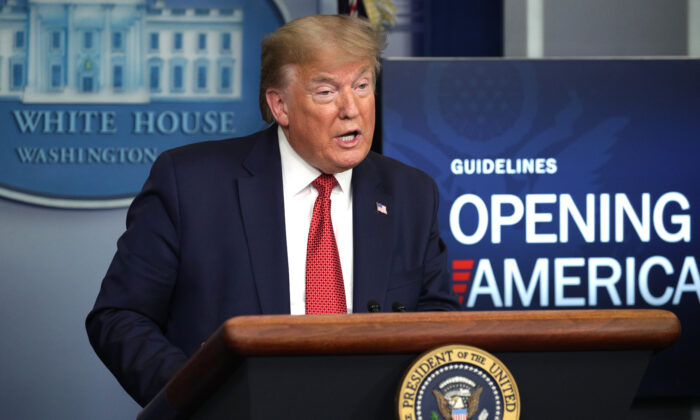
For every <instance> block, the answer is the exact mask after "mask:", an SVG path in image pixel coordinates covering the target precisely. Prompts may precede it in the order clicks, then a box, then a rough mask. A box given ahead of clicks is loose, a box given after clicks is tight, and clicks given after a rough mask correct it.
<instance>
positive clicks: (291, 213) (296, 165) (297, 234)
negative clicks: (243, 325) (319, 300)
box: [277, 127, 353, 315]
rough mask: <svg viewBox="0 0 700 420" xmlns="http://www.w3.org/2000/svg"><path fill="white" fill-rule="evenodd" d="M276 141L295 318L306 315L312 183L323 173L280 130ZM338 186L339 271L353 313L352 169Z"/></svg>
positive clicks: (334, 216)
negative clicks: (280, 171)
mask: <svg viewBox="0 0 700 420" xmlns="http://www.w3.org/2000/svg"><path fill="white" fill-rule="evenodd" d="M277 138H278V141H279V146H280V157H281V159H282V190H283V194H284V225H285V230H286V234H287V261H288V263H289V307H290V309H291V314H292V315H303V314H305V313H306V306H305V301H306V299H305V294H306V244H307V241H308V239H309V226H310V225H311V215H312V213H313V208H314V202H315V201H316V197H317V196H318V191H317V190H316V188H315V187H314V186H313V185H311V183H312V182H313V181H314V180H315V179H316V178H318V176H319V175H321V171H319V170H318V169H316V168H314V167H313V166H311V165H309V164H308V163H307V162H306V161H305V160H304V159H302V158H301V156H299V155H298V154H297V152H296V151H294V149H293V148H292V146H290V145H289V142H288V140H287V137H286V136H285V135H284V132H283V131H282V128H281V127H278V128H277ZM334 175H335V178H336V180H338V185H336V186H335V187H334V188H333V191H332V192H331V220H332V221H333V232H335V241H336V243H337V244H338V253H339V254H340V267H341V269H342V270H343V282H344V283H345V302H346V305H347V309H348V313H352V282H353V235H352V191H351V182H350V181H351V179H352V169H349V170H347V171H345V172H340V173H337V174H334Z"/></svg>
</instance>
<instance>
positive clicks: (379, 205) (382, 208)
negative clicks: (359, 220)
mask: <svg viewBox="0 0 700 420" xmlns="http://www.w3.org/2000/svg"><path fill="white" fill-rule="evenodd" d="M377 213H381V214H384V215H386V214H388V213H387V209H386V206H385V205H384V204H382V203H379V202H378V203H377Z"/></svg>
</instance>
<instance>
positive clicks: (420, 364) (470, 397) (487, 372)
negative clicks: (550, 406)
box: [396, 345, 520, 420]
mask: <svg viewBox="0 0 700 420" xmlns="http://www.w3.org/2000/svg"><path fill="white" fill-rule="evenodd" d="M396 402H397V413H398V414H397V416H398V417H397V418H398V419H399V420H472V419H473V420H517V419H519V418H520V394H519V393H518V387H517V385H516V384H515V380H514V379H513V375H511V373H510V372H509V371H508V369H507V368H506V367H505V366H504V365H503V363H501V361H500V360H498V359H496V358H495V357H494V356H493V355H492V354H490V353H487V352H485V351H483V350H480V349H478V348H476V347H471V346H464V345H450V346H443V347H438V348H436V349H434V350H431V351H428V352H426V353H424V354H422V355H421V356H420V357H418V359H416V360H415V361H414V362H413V364H411V366H409V368H408V369H407V370H406V373H405V375H404V378H403V380H402V381H401V386H400V387H399V389H398V394H397V396H396Z"/></svg>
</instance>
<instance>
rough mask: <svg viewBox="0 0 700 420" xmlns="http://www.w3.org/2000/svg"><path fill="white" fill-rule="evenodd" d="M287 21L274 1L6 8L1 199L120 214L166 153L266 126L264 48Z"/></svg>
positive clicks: (0, 91) (0, 77)
mask: <svg viewBox="0 0 700 420" xmlns="http://www.w3.org/2000/svg"><path fill="white" fill-rule="evenodd" d="M4 3H5V2H4V1H0V5H2V4H4ZM282 23H284V22H283V18H282V15H281V13H280V10H279V9H278V7H277V6H276V5H275V3H274V2H272V1H254V0H204V1H197V2H194V1H187V0H165V1H156V0H141V1H124V2H119V1H117V2H114V1H112V2H100V1H95V2H84V1H71V0H45V1H41V2H28V1H26V0H25V1H22V0H19V1H18V2H17V4H15V5H12V6H9V5H8V6H6V7H1V8H0V35H2V36H0V39H2V43H0V127H2V132H0V139H2V141H0V195H1V196H4V197H7V198H11V199H16V200H20V201H25V202H29V203H34V204H39V205H47V206H56V207H77V208H81V207H82V208H91V207H114V206H123V205H126V204H128V203H129V202H130V199H131V197H133V196H134V194H135V193H136V192H138V190H139V189H140V187H141V184H142V183H143V180H144V179H145V177H146V175H147V173H148V170H149V169H150V167H151V164H152V163H153V161H154V160H155V158H156V157H157V156H158V155H159V154H160V153H161V152H162V151H163V150H165V149H169V148H172V147H175V146H179V145H182V144H186V143H192V142H195V141H201V140H210V139H220V138H226V137H231V136H234V135H243V134H247V133H250V132H253V131H256V130H258V129H260V128H261V127H262V126H263V121H262V119H261V118H260V115H259V111H258V105H257V104H258V85H259V63H260V41H261V40H262V38H263V36H264V35H265V34H266V33H269V32H272V31H274V30H275V29H276V28H277V27H279V26H280V25H281V24H282Z"/></svg>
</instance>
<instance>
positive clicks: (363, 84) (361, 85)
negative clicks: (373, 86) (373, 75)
mask: <svg viewBox="0 0 700 420" xmlns="http://www.w3.org/2000/svg"><path fill="white" fill-rule="evenodd" d="M368 87H369V83H360V84H359V85H358V86H357V88H358V89H360V90H365V89H367V88H368Z"/></svg>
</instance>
